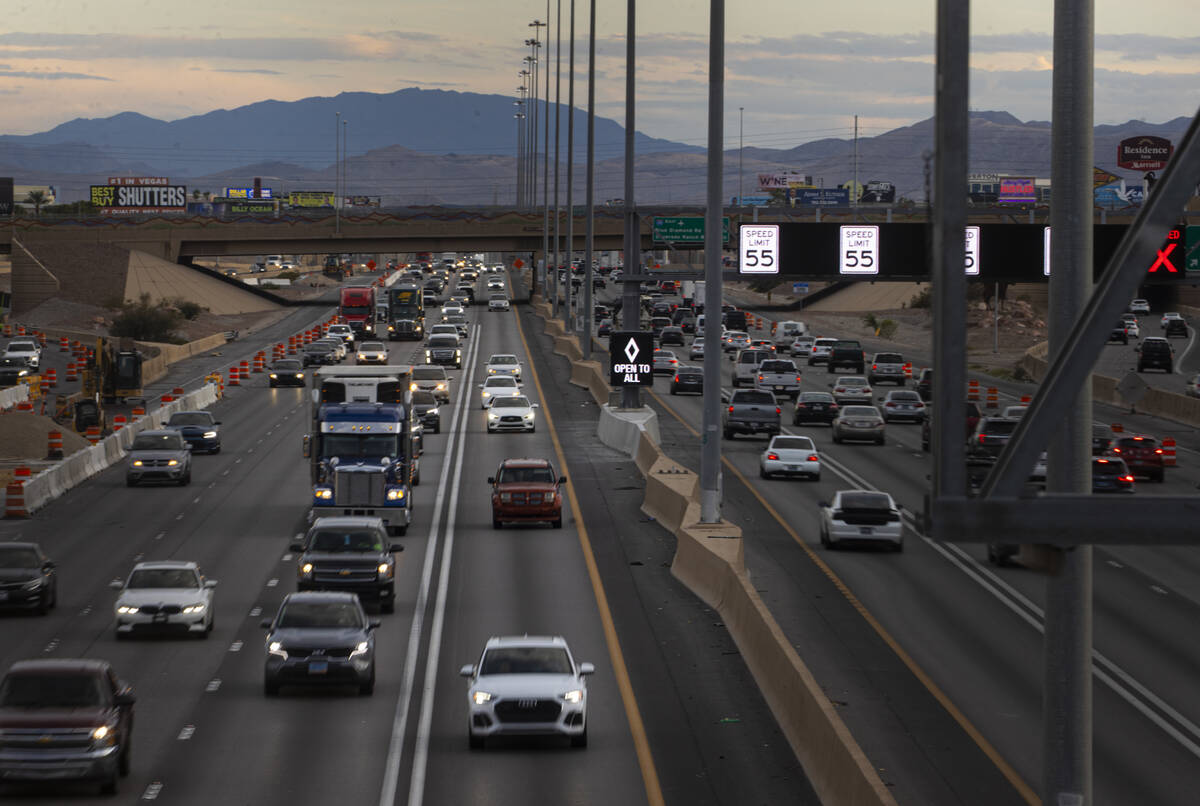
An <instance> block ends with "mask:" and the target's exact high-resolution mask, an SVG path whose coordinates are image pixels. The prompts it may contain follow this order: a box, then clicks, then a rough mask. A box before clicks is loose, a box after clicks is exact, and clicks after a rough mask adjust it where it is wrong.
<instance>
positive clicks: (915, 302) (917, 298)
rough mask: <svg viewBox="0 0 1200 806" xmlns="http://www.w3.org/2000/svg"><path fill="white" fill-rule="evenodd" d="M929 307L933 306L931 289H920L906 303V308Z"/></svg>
mask: <svg viewBox="0 0 1200 806" xmlns="http://www.w3.org/2000/svg"><path fill="white" fill-rule="evenodd" d="M931 305H933V289H932V288H923V289H921V290H920V291H918V292H917V293H916V294H913V298H912V299H910V300H909V301H908V307H910V308H928V307H930V306H931Z"/></svg>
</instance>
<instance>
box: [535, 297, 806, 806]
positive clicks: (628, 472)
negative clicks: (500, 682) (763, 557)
mask: <svg viewBox="0 0 1200 806" xmlns="http://www.w3.org/2000/svg"><path fill="white" fill-rule="evenodd" d="M523 313H524V312H523ZM522 324H523V326H524V330H525V333H526V335H527V337H528V340H529V343H530V349H531V351H532V352H533V355H534V360H535V361H536V362H537V366H538V368H539V375H540V379H541V383H542V386H543V391H544V393H545V395H546V398H547V401H548V404H547V405H548V407H549V409H550V412H551V415H552V416H553V417H554V419H555V427H556V429H557V430H558V433H559V436H560V439H562V440H563V444H564V447H565V448H566V449H567V461H568V471H567V475H568V476H569V477H570V478H571V479H572V482H573V484H574V487H575V490H576V492H577V493H578V500H579V505H580V508H581V510H582V512H583V517H584V519H585V521H586V523H587V524H588V531H589V534H590V536H591V544H592V548H593V550H594V554H595V559H596V564H597V567H598V570H599V573H600V575H601V577H602V578H603V580H604V589H605V592H606V595H607V598H608V601H609V605H610V607H611V610H612V613H613V618H614V622H615V624H616V627H617V630H618V633H619V635H620V640H621V646H622V650H623V652H624V654H625V657H626V659H627V662H628V669H629V674H630V677H631V681H632V685H633V688H634V691H635V692H636V693H637V696H638V705H639V708H640V709H641V712H642V718H643V722H644V724H645V727H646V731H647V734H648V740H649V742H650V747H651V751H652V753H653V758H654V762H655V767H656V769H657V770H658V776H659V779H660V782H661V786H662V791H663V792H664V794H665V796H666V798H667V801H668V802H671V803H696V804H710V803H768V802H789V803H815V802H817V801H816V797H815V795H814V794H813V793H812V791H811V788H810V786H809V784H808V783H807V781H806V780H805V777H804V774H803V771H802V770H801V768H800V766H799V764H798V762H797V761H796V758H795V755H794V754H793V753H792V751H791V748H790V746H789V745H788V743H787V740H786V738H785V737H784V736H783V735H782V733H781V732H780V731H779V728H778V725H777V724H776V722H775V719H774V716H773V715H772V714H771V712H770V709H769V708H768V707H767V705H766V703H765V702H764V701H763V700H762V697H761V695H760V694H759V691H758V687H757V685H756V684H755V682H754V679H753V677H752V676H751V675H750V673H749V670H748V669H747V668H746V666H745V664H744V662H743V661H742V659H741V656H740V654H739V653H738V651H737V648H736V646H735V645H734V643H733V641H732V639H731V638H730V636H729V634H728V632H727V630H726V629H725V627H724V625H723V624H722V623H721V622H720V617H719V616H718V615H717V614H716V613H714V612H713V611H712V610H711V609H709V608H708V607H707V606H706V605H705V604H704V603H703V602H701V601H700V600H699V599H697V598H696V597H695V596H694V595H693V594H692V593H691V592H690V591H689V590H687V589H686V588H685V587H684V586H683V585H682V584H680V583H679V581H678V580H676V579H675V578H674V577H673V576H672V575H671V572H670V566H671V561H672V559H673V557H674V552H675V540H674V537H673V536H671V535H670V534H668V533H666V532H665V531H664V530H663V529H662V528H661V527H659V526H658V525H657V524H655V523H654V522H653V521H652V520H651V519H650V518H647V517H645V516H643V515H642V514H641V513H640V506H641V502H642V498H643V495H644V489H643V488H644V481H643V479H642V476H641V474H640V472H639V471H638V469H637V467H636V465H635V464H634V463H633V461H632V460H631V459H630V458H629V457H628V456H626V455H624V454H622V453H620V452H617V451H614V450H612V449H611V448H609V447H607V446H605V445H603V444H602V443H600V442H599V440H598V439H597V438H596V436H595V418H596V409H595V406H594V404H593V403H592V401H591V397H590V395H589V393H588V392H587V391H586V390H582V389H579V388H577V387H574V386H572V385H571V384H570V383H569V381H568V378H567V373H566V367H565V364H564V363H563V362H562V360H561V358H559V357H556V356H553V355H552V354H551V349H552V345H550V344H549V343H548V340H547V339H546V338H544V337H541V336H540V335H535V334H538V333H540V329H541V319H539V318H537V317H534V316H531V315H525V316H523V317H522ZM593 741H595V740H594V737H593ZM764 770H765V771H769V774H764V772H763V771H764Z"/></svg>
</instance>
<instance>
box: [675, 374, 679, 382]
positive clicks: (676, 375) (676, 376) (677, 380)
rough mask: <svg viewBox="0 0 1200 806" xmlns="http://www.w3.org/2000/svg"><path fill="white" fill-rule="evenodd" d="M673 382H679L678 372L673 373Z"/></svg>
mask: <svg viewBox="0 0 1200 806" xmlns="http://www.w3.org/2000/svg"><path fill="white" fill-rule="evenodd" d="M675 383H679V374H678V373H676V374H675Z"/></svg>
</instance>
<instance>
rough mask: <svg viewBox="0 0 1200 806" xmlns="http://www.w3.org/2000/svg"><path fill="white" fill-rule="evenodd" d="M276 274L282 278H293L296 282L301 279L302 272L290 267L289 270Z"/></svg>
mask: <svg viewBox="0 0 1200 806" xmlns="http://www.w3.org/2000/svg"><path fill="white" fill-rule="evenodd" d="M275 276H276V277H278V278H279V279H280V280H291V281H292V282H293V283H294V282H296V281H297V280H299V279H300V272H298V271H294V270H292V269H288V270H287V271H281V272H279V274H277V275H275Z"/></svg>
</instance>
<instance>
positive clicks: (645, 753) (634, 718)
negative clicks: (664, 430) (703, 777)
mask: <svg viewBox="0 0 1200 806" xmlns="http://www.w3.org/2000/svg"><path fill="white" fill-rule="evenodd" d="M513 314H514V316H515V318H516V320H517V335H519V336H520V337H521V344H522V345H523V346H524V348H525V355H526V357H529V356H531V353H530V352H529V342H527V341H526V340H525V330H524V328H522V327H521V317H520V316H516V308H514V309H513ZM529 372H530V375H531V376H532V377H533V385H534V386H535V387H536V388H537V393H538V397H539V398H540V399H541V401H542V403H543V406H542V414H543V416H544V417H545V418H546V426H547V427H548V428H549V429H550V439H551V441H553V442H554V453H555V455H556V456H557V457H558V466H559V467H561V468H563V469H564V470H565V469H566V467H567V459H566V456H565V455H564V454H563V449H562V443H561V442H559V440H558V431H557V430H556V429H555V428H554V420H553V419H552V418H551V417H550V409H549V406H548V405H545V404H546V395H545V393H544V392H542V383H541V380H540V379H539V378H538V373H537V368H536V367H535V366H534V363H533V361H532V360H530V362H529ZM567 495H568V497H569V499H570V501H571V514H572V515H573V516H574V518H575V529H576V531H577V532H578V533H579V544H580V546H582V548H583V561H584V563H585V564H586V565H587V571H588V577H589V578H590V579H591V582H592V593H593V594H595V596H596V608H597V609H598V610H599V611H600V623H601V625H602V626H603V628H604V640H605V642H606V643H607V644H608V656H609V660H611V661H612V665H613V672H614V674H615V676H616V679H617V688H618V690H620V692H621V702H622V703H623V704H624V706H625V718H626V720H628V722H629V731H630V733H632V734H633V747H634V750H635V752H636V753H637V758H638V766H640V767H641V770H642V785H643V786H644V787H645V789H646V800H647V801H648V802H649V804H650V806H664V804H665V801H664V800H663V794H662V787H661V786H660V785H659V782H658V770H657V769H655V767H654V756H653V755H652V754H651V752H650V740H649V739H648V738H647V737H646V726H645V723H643V722H642V712H641V710H640V709H639V708H638V704H637V698H636V697H635V696H634V693H633V683H632V682H630V680H629V669H628V667H627V666H626V665H625V655H624V654H623V653H622V652H621V641H620V639H619V638H618V637H617V627H616V625H615V624H614V623H613V618H612V611H611V610H610V609H609V607H608V597H607V596H605V594H604V585H603V583H602V582H601V581H600V569H599V568H597V567H596V556H595V553H594V552H593V551H592V541H591V539H590V538H589V537H588V531H587V526H586V525H585V524H584V522H583V514H582V513H581V512H580V511H579V501H578V499H577V497H576V495H575V485H574V484H573V483H572V482H571V480H570V478H568V479H567Z"/></svg>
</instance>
